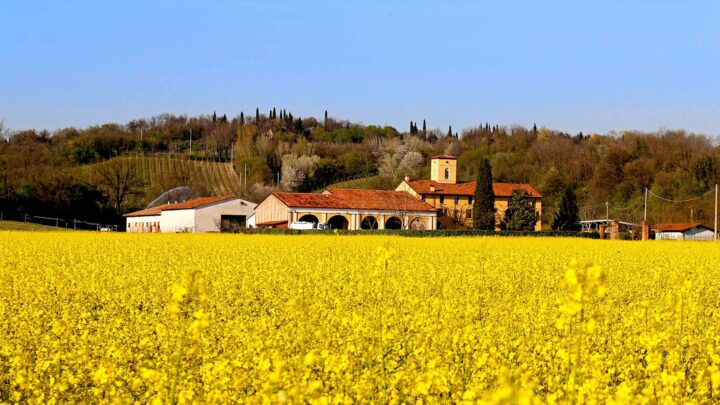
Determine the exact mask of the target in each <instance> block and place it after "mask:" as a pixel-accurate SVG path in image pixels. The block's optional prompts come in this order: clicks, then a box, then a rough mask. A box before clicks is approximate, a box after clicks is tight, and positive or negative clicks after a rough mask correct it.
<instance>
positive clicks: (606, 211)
mask: <svg viewBox="0 0 720 405" xmlns="http://www.w3.org/2000/svg"><path fill="white" fill-rule="evenodd" d="M605 220H606V221H609V220H610V201H605Z"/></svg>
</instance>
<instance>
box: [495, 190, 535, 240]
mask: <svg viewBox="0 0 720 405" xmlns="http://www.w3.org/2000/svg"><path fill="white" fill-rule="evenodd" d="M536 222H537V214H536V213H535V207H533V201H532V199H531V198H530V197H529V196H528V193H527V191H525V190H514V191H513V193H512V195H511V196H510V199H509V200H508V207H507V209H506V210H505V218H503V220H502V223H501V224H500V227H501V228H502V229H504V230H508V231H532V230H534V229H535V223H536Z"/></svg>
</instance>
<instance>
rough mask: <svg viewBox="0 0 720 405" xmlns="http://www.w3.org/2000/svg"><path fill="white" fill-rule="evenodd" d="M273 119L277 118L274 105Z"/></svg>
mask: <svg viewBox="0 0 720 405" xmlns="http://www.w3.org/2000/svg"><path fill="white" fill-rule="evenodd" d="M273 119H274V120H276V119H277V111H275V107H273Z"/></svg>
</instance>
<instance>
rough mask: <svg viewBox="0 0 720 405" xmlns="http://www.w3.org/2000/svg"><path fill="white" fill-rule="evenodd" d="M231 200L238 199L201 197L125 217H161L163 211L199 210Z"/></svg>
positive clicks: (227, 196) (129, 214)
mask: <svg viewBox="0 0 720 405" xmlns="http://www.w3.org/2000/svg"><path fill="white" fill-rule="evenodd" d="M231 198H237V197H235V196H232V195H222V196H217V197H201V198H196V199H194V200H188V201H183V202H180V203H175V204H163V205H158V206H157V207H151V208H147V209H144V210H140V211H135V212H131V213H128V214H125V215H124V216H125V217H144V216H152V215H160V213H161V212H162V211H172V210H186V209H192V208H198V207H201V206H203V205H207V204H212V203H216V202H220V201H225V200H229V199H231Z"/></svg>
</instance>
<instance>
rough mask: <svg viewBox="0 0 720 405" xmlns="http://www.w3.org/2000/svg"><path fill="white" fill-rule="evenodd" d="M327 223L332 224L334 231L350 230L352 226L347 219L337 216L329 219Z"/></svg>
mask: <svg viewBox="0 0 720 405" xmlns="http://www.w3.org/2000/svg"><path fill="white" fill-rule="evenodd" d="M327 223H328V224H330V227H331V228H332V229H348V226H349V225H350V222H348V220H347V218H345V217H344V216H342V215H335V216H334V217H331V218H330V219H328V222H327Z"/></svg>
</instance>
